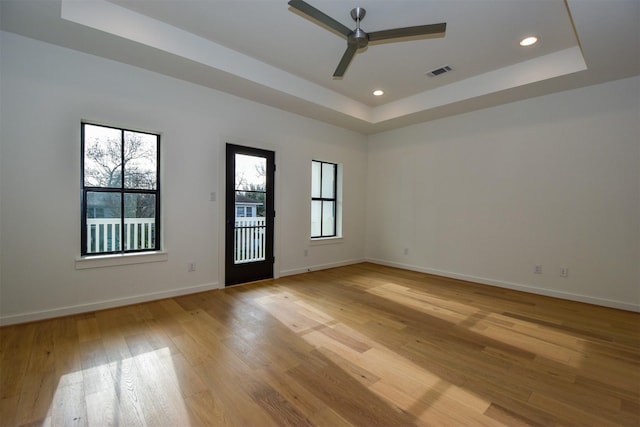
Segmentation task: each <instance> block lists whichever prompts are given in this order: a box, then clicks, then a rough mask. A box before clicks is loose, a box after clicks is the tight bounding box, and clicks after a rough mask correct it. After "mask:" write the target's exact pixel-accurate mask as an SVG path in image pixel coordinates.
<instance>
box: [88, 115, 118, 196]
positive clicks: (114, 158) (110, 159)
mask: <svg viewBox="0 0 640 427" xmlns="http://www.w3.org/2000/svg"><path fill="white" fill-rule="evenodd" d="M121 135H122V134H121V132H120V130H119V129H112V128H106V127H103V126H94V125H88V124H85V125H84V185H85V186H86V187H108V188H117V187H120V186H121V183H122V170H121V168H120V167H121V162H120V158H121V157H122V140H121Z"/></svg>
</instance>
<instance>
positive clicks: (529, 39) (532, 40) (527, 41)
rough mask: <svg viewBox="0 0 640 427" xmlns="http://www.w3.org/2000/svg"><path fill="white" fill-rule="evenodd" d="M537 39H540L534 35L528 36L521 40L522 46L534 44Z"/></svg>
mask: <svg viewBox="0 0 640 427" xmlns="http://www.w3.org/2000/svg"><path fill="white" fill-rule="evenodd" d="M537 41H538V38H537V37H534V36H531V37H526V38H524V39H522V40H521V41H520V46H531V45H532V44H536V42H537Z"/></svg>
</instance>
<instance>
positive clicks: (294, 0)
mask: <svg viewBox="0 0 640 427" xmlns="http://www.w3.org/2000/svg"><path fill="white" fill-rule="evenodd" d="M289 6H291V7H292V8H294V9H297V10H299V11H300V12H302V13H304V14H305V15H307V16H310V17H311V18H313V19H315V20H317V21H320V22H321V23H323V24H324V25H326V26H328V27H329V28H332V29H333V30H335V31H337V32H339V33H340V34H342V35H344V36H345V37H347V36H348V35H349V34H351V29H350V28H348V27H347V26H345V25H342V24H341V23H340V22H338V21H336V20H335V19H333V18H332V17H330V16H329V15H326V14H325V13H323V12H320V11H319V10H318V9H316V8H315V7H313V6H311V5H310V4H308V3H306V2H304V1H302V0H291V1H289Z"/></svg>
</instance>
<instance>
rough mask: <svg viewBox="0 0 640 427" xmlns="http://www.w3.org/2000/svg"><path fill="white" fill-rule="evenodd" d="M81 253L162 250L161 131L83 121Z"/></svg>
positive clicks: (95, 253)
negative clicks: (156, 132) (149, 131)
mask: <svg viewBox="0 0 640 427" xmlns="http://www.w3.org/2000/svg"><path fill="white" fill-rule="evenodd" d="M81 127H82V129H81V145H82V154H81V161H82V230H81V235H82V243H81V252H82V255H98V254H114V253H125V252H141V251H155V250H159V249H160V186H159V164H160V162H159V160H160V159H159V157H160V135H156V134H152V133H146V132H138V131H132V130H127V129H119V128H114V127H108V126H99V125H94V124H89V123H82V125H81Z"/></svg>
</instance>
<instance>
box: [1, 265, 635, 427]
mask: <svg viewBox="0 0 640 427" xmlns="http://www.w3.org/2000/svg"><path fill="white" fill-rule="evenodd" d="M27 425H33V426H36V425H37V426H40V427H42V426H70V425H73V426H77V425H79V426H82V425H90V426H99V427H102V426H107V425H126V426H138V425H139V426H162V425H167V426H260V427H262V426H266V427H269V426H283V425H292V426H294V425H295V426H311V425H315V426H330V427H334V426H376V425H380V426H391V425H393V426H396V425H397V426H404V425H424V426H433V425H435V426H440V425H442V426H447V425H450V426H460V425H465V426H466V425H469V426H476V425H487V426H499V425H507V426H521V425H522V426H524V425H533V426H535V425H540V426H556V425H581V426H582V425H584V426H589V425H593V426H607V425H612V426H635V425H640V313H633V312H625V311H620V310H614V309H609V308H605V307H596V306H592V305H588V304H582V303H577V302H571V301H563V300H558V299H554V298H550V297H543V296H537V295H531V294H526V293H523V292H516V291H511V290H508V289H502V288H492V287H489V286H484V285H479V284H474V283H469V282H464V281H459V280H454V279H448V278H442V277H437V276H433V275H428V274H422V273H418V272H413V271H405V270H400V269H396V268H392V267H386V266H380V265H374V264H369V263H362V264H356V265H349V266H344V267H339V268H335V269H330V270H324V271H317V272H313V273H307V274H300V275H296V276H288V277H283V278H280V279H278V280H273V281H263V282H259V283H253V284H248V285H244V286H235V287H232V288H227V289H224V290H217V291H210V292H202V293H198V294H192V295H184V296H180V297H176V298H169V299H166V300H161V301H155V302H150V303H146V304H136V305H132V306H127V307H120V308H114V309H110V310H103V311H98V312H95V313H85V314H82V315H77V316H67V317H62V318H58V319H52V320H46V321H42V322H34V323H29V324H24V325H13V326H6V327H2V328H0V426H7V427H17V426H27Z"/></svg>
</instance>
